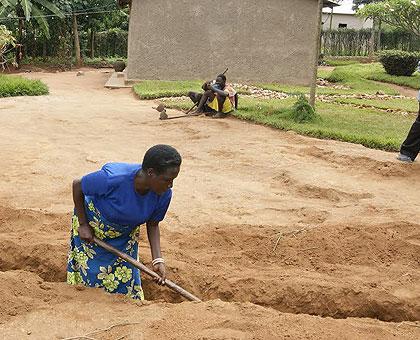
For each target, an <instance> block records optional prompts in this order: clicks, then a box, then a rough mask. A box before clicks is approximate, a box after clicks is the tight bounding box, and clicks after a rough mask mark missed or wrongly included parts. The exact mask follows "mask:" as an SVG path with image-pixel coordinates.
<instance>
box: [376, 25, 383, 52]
mask: <svg viewBox="0 0 420 340" xmlns="http://www.w3.org/2000/svg"><path fill="white" fill-rule="evenodd" d="M381 31H382V20H379V22H378V35H377V38H376V50H377V51H380V50H381V49H382V47H381Z"/></svg>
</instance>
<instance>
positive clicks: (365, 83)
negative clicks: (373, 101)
mask: <svg viewBox="0 0 420 340" xmlns="http://www.w3.org/2000/svg"><path fill="white" fill-rule="evenodd" d="M343 62H347V61H343ZM318 77H321V78H324V79H326V80H328V81H330V82H332V83H336V84H337V85H345V86H347V87H350V89H349V90H343V89H335V88H330V87H324V88H318V89H317V92H318V94H326V95H333V94H363V93H366V94H375V93H376V92H378V91H380V92H383V93H385V94H390V95H396V94H398V91H397V90H395V89H393V88H391V87H390V86H388V85H387V84H385V83H392V84H397V85H402V86H407V87H411V88H414V89H418V88H419V87H420V73H418V72H416V73H414V75H413V76H411V77H403V76H402V77H398V76H391V75H389V74H387V73H386V72H385V70H384V68H383V67H382V65H381V64H380V63H371V64H360V63H359V64H357V63H353V62H352V63H350V64H345V63H344V65H342V66H337V67H336V68H335V69H334V70H333V71H327V70H322V69H321V70H320V71H319V72H318ZM375 81H376V82H375ZM378 81H379V82H383V84H378V83H377V82H378ZM257 86H260V87H262V88H264V89H267V90H273V91H282V92H285V93H291V94H297V93H309V87H305V86H288V85H282V84H257Z"/></svg>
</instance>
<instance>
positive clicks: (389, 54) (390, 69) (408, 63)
mask: <svg viewBox="0 0 420 340" xmlns="http://www.w3.org/2000/svg"><path fill="white" fill-rule="evenodd" d="M419 59H420V53H411V52H405V51H395V50H390V51H382V52H380V53H379V60H380V61H381V63H382V65H383V67H384V68H385V70H386V72H387V73H388V74H390V75H395V76H411V75H412V74H413V73H414V72H415V70H416V67H417V64H418V62H419Z"/></svg>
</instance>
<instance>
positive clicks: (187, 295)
mask: <svg viewBox="0 0 420 340" xmlns="http://www.w3.org/2000/svg"><path fill="white" fill-rule="evenodd" d="M93 241H94V242H95V243H96V244H97V245H98V246H100V247H102V248H104V249H105V250H108V251H109V252H110V253H112V254H114V255H117V256H118V257H120V258H122V259H123V260H124V261H126V262H128V263H130V264H132V265H133V266H134V267H136V268H138V269H140V270H141V271H142V272H144V273H146V274H147V275H149V276H150V277H152V278H160V276H159V275H158V274H157V273H155V272H154V271H153V270H151V269H149V268H148V267H146V266H145V265H144V264H143V263H141V262H139V261H137V260H135V259H133V258H132V257H131V256H129V255H127V254H125V253H123V252H122V251H120V250H118V249H116V248H114V247H113V246H110V245H109V244H108V243H106V242H104V241H102V240H100V239H98V238H97V237H94V238H93ZM165 286H167V287H168V288H170V289H172V290H173V291H174V292H177V293H178V294H181V295H182V296H183V297H184V298H186V299H187V300H189V301H197V302H201V300H200V299H199V298H198V297H196V296H195V295H193V294H191V293H189V292H187V291H186V290H185V289H184V288H182V287H180V286H178V285H177V284H175V283H174V282H172V281H170V280H168V279H166V280H165Z"/></svg>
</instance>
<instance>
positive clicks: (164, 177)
mask: <svg viewBox="0 0 420 340" xmlns="http://www.w3.org/2000/svg"><path fill="white" fill-rule="evenodd" d="M179 170H180V167H179V166H177V167H173V168H169V169H166V171H164V172H163V173H161V174H159V175H158V174H156V173H155V171H154V170H153V169H149V171H150V173H149V186H150V189H151V190H152V191H154V192H155V193H156V194H158V195H162V194H163V193H165V192H166V191H167V190H168V189H170V188H172V187H173V184H174V179H175V178H177V177H178V174H179Z"/></svg>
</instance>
